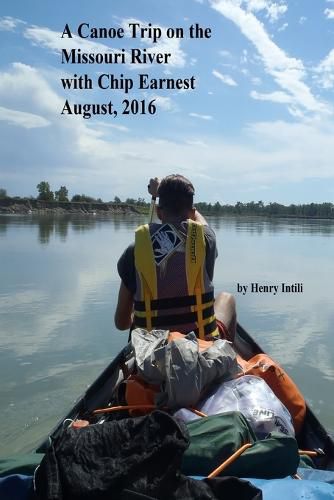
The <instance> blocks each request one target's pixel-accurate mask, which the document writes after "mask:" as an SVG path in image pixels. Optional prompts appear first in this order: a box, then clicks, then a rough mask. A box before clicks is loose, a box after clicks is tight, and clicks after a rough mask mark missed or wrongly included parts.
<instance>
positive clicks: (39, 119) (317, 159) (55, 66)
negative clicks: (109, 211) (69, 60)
mask: <svg viewBox="0 0 334 500" xmlns="http://www.w3.org/2000/svg"><path fill="white" fill-rule="evenodd" d="M82 23H85V26H84V27H83V29H82V31H81V34H82V35H83V36H82V37H80V36H79V31H78V27H79V25H81V24H82ZM149 23H150V24H151V27H154V28H156V31H155V33H160V34H161V37H160V38H159V39H158V40H156V41H155V40H154V39H153V38H152V36H150V35H152V32H149V31H148V30H147V31H145V32H143V35H144V36H143V37H141V36H140V33H139V32H138V30H137V31H136V33H135V34H136V37H135V38H134V37H133V34H134V33H133V32H132V31H131V26H132V25H138V26H139V27H140V28H144V27H146V28H147V27H149ZM195 23H198V24H199V25H200V26H201V27H202V28H204V29H206V28H209V29H210V30H211V36H210V38H201V39H200V38H197V39H196V38H190V31H189V28H190V26H192V25H195ZM66 24H67V25H68V26H69V28H70V32H71V35H72V37H68V36H66V35H64V36H63V37H62V34H63V32H64V29H65V25H66ZM87 25H89V27H88V26H87ZM93 28H108V29H109V28H114V31H115V30H118V29H120V28H122V29H123V30H124V36H123V38H94V37H93V36H92V35H94V29H93ZM158 28H159V29H158ZM168 28H182V30H183V37H182V38H175V37H174V38H168V37H167V30H168ZM179 31H180V30H179ZM73 48H74V49H76V50H78V49H80V51H81V52H82V53H91V54H96V53H102V54H109V55H114V56H115V54H116V53H123V54H124V57H125V62H124V64H120V63H118V64H117V63H111V64H66V63H62V54H63V52H62V51H63V50H67V51H69V50H71V49H73ZM133 49H139V50H140V51H141V57H142V55H143V54H144V52H145V51H144V49H146V54H151V55H152V54H156V53H162V54H171V55H170V56H169V57H168V58H167V59H168V61H167V63H162V64H156V63H153V64H151V63H147V64H144V63H137V64H132V63H131V53H132V52H131V51H132V50H133ZM77 53H78V52H77ZM74 74H76V75H78V76H81V75H85V74H86V75H88V77H89V78H91V79H92V82H93V85H92V87H93V88H91V89H90V88H87V89H73V88H72V89H64V88H63V85H62V79H64V78H70V79H72V78H73V75H74ZM102 74H106V75H114V77H115V78H120V75H121V74H122V75H123V77H124V78H128V79H130V80H132V81H133V82H134V88H133V89H132V90H131V91H129V93H127V94H125V93H124V91H123V90H122V89H118V90H117V89H111V88H107V89H101V88H99V86H98V84H97V82H98V78H99V77H100V76H101V75H102ZM140 74H147V75H148V79H149V80H150V81H151V79H163V78H164V79H166V78H170V79H171V78H172V79H182V80H184V79H190V78H191V77H194V87H195V88H194V89H169V90H167V89H139V88H138V86H139V85H138V82H139V78H140V77H139V75H140ZM103 78H104V82H109V78H111V77H103ZM333 88H334V0H276V1H274V0H179V1H177V2H176V1H172V0H165V1H164V2H162V1H160V2H157V1H156V0H138V1H130V0H95V2H94V3H93V2H91V1H88V0H81V1H73V2H69V1H66V2H65V1H64V0H59V1H58V2H51V1H43V0H27V1H25V2H22V1H21V0H1V6H0V188H4V189H6V190H7V193H8V194H9V195H11V196H15V195H19V196H36V195H37V189H36V185H37V184H38V183H39V182H40V181H42V180H45V181H48V182H49V183H50V186H51V189H52V190H57V189H59V187H60V186H61V185H65V186H67V188H68V190H69V194H70V196H73V195H74V194H77V193H79V194H82V193H85V194H87V195H90V196H94V197H97V198H98V197H101V198H102V199H103V200H105V201H110V200H113V199H114V197H115V196H118V197H120V198H121V199H122V200H124V199H126V198H128V197H131V198H138V197H143V198H146V199H147V200H148V198H149V197H148V194H147V181H148V179H149V178H150V177H155V176H157V177H160V178H161V177H163V176H165V175H168V174H172V173H181V174H183V175H185V176H186V177H188V178H189V179H191V181H192V182H193V184H194V186H195V190H196V200H197V201H207V202H216V201H219V202H220V203H232V204H234V203H236V202H237V201H241V202H247V201H252V200H254V201H258V200H262V201H264V202H265V203H269V202H279V203H284V204H290V203H310V202H318V203H321V202H326V201H330V202H333V200H334V165H333V164H334V160H333V159H334V120H333V112H334V98H333ZM124 99H128V100H130V101H131V100H136V101H138V102H139V103H141V101H145V104H144V106H145V110H146V114H145V115H142V114H139V113H137V114H129V115H127V114H123V113H122V110H123V109H124V104H123V101H124ZM66 100H67V101H68V102H69V104H70V106H71V109H72V110H73V109H74V104H84V103H91V104H93V103H95V104H103V103H108V102H111V103H112V105H113V109H116V110H117V116H116V117H115V116H113V115H94V116H92V117H91V118H89V119H84V118H83V116H82V115H80V114H78V115H76V114H74V113H73V114H69V113H64V114H61V112H62V110H63V108H64V105H65V102H66ZM152 100H155V101H154V105H155V106H156V112H155V114H149V113H148V112H147V109H148V104H149V103H150V102H151V101H152ZM140 105H141V104H140Z"/></svg>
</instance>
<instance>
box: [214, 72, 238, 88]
mask: <svg viewBox="0 0 334 500" xmlns="http://www.w3.org/2000/svg"><path fill="white" fill-rule="evenodd" d="M212 74H213V76H215V77H216V78H218V79H219V80H220V81H221V82H223V83H225V84H226V85H230V86H231V87H236V86H237V85H238V84H237V83H236V82H235V81H234V80H233V78H232V77H231V76H229V75H223V74H222V73H220V72H219V71H217V70H215V69H214V70H213V71H212Z"/></svg>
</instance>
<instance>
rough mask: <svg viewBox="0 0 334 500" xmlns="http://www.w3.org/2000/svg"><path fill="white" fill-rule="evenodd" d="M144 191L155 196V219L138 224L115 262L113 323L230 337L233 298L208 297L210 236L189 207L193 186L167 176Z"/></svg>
mask: <svg viewBox="0 0 334 500" xmlns="http://www.w3.org/2000/svg"><path fill="white" fill-rule="evenodd" d="M148 192H149V193H150V194H151V196H152V200H153V201H154V200H155V199H156V198H159V202H158V205H157V217H158V219H160V221H161V223H155V222H153V223H152V222H151V223H150V224H146V225H142V226H139V227H138V228H137V230H136V233H135V242H134V243H133V244H132V245H130V246H128V247H127V248H126V249H125V251H124V253H123V254H122V255H121V257H120V259H119V261H118V265H117V267H118V272H119V275H120V277H121V285H120V289H119V295H118V303H117V307H116V312H115V325H116V327H117V328H118V329H120V330H127V329H129V328H137V327H140V328H144V329H146V330H148V331H151V330H153V329H166V330H171V331H178V332H181V333H188V332H190V331H194V332H195V333H196V335H197V336H198V337H199V338H202V339H205V340H215V339H217V338H226V339H229V340H232V341H233V339H234V336H235V331H236V309H235V300H234V297H233V296H232V295H231V294H228V293H224V292H222V293H220V294H219V295H218V297H216V299H214V288H213V284H212V281H213V274H214V266H215V260H216V257H217V249H216V236H215V233H214V231H213V230H212V228H210V227H209V225H208V223H207V221H206V220H205V218H204V217H203V215H201V214H200V213H199V212H198V210H196V208H195V207H194V206H193V198H194V193H195V190H194V186H193V185H192V183H191V182H190V181H189V180H188V179H186V178H185V177H183V176H182V175H169V176H167V177H165V178H163V179H162V181H161V182H160V181H159V179H157V178H154V179H150V181H149V184H148Z"/></svg>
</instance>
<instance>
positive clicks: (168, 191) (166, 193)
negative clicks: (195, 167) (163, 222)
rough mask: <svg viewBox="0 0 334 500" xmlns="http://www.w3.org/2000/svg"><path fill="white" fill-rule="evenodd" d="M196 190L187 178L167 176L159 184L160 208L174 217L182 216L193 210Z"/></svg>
mask: <svg viewBox="0 0 334 500" xmlns="http://www.w3.org/2000/svg"><path fill="white" fill-rule="evenodd" d="M194 194H195V189H194V186H193V185H192V183H191V182H190V181H189V179H187V178H186V177H183V175H179V174H172V175H167V177H164V178H163V179H162V181H161V182H160V184H159V189H158V196H159V207H160V208H162V209H163V210H166V212H168V213H169V214H172V215H182V214H183V213H184V212H185V211H187V210H191V209H192V208H193V200H194Z"/></svg>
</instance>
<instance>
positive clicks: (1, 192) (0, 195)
mask: <svg viewBox="0 0 334 500" xmlns="http://www.w3.org/2000/svg"><path fill="white" fill-rule="evenodd" d="M2 198H7V191H6V189H4V188H0V199H2Z"/></svg>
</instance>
